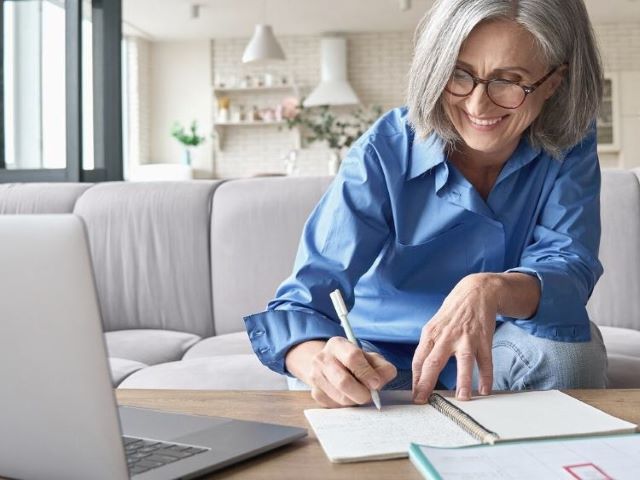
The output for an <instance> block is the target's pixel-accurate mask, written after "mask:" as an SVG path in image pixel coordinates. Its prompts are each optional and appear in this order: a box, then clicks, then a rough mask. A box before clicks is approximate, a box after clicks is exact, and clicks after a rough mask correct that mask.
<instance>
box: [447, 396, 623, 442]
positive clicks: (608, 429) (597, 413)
mask: <svg viewBox="0 0 640 480" xmlns="http://www.w3.org/2000/svg"><path fill="white" fill-rule="evenodd" d="M447 400H449V401H450V402H451V403H453V404H454V405H456V406H457V407H458V408H460V409H462V410H464V411H465V412H467V413H468V414H469V415H471V416H472V417H473V418H474V419H475V420H476V421H477V422H478V423H480V424H481V425H483V426H484V427H485V428H487V429H489V430H492V431H494V432H495V433H497V434H498V435H499V436H500V440H514V439H525V438H548V437H560V436H568V435H585V434H604V433H622V432H632V431H634V430H635V427H636V426H635V425H634V424H632V423H629V422H626V421H624V420H620V419H619V418H616V417H613V416H611V415H609V414H607V413H604V412H602V411H601V410H598V409H597V408H594V407H592V406H590V405H587V404H586V403H583V402H581V401H580V400H577V399H575V398H573V397H571V396H569V395H566V394H564V393H562V392H560V391H558V390H548V391H541V392H537V391H535V392H518V393H514V394H504V395H503V394H495V395H490V396H487V397H474V398H473V399H472V400H470V401H466V402H463V401H459V400H455V399H454V398H447Z"/></svg>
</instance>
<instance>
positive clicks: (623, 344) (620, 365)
mask: <svg viewBox="0 0 640 480" xmlns="http://www.w3.org/2000/svg"><path fill="white" fill-rule="evenodd" d="M600 331H601V332H602V339H603V340H604V344H605V346H606V347H607V358H608V360H609V369H608V371H607V374H608V376H609V385H608V386H609V388H640V332H639V331H637V330H631V329H628V328H616V327H600Z"/></svg>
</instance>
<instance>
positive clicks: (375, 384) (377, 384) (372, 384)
mask: <svg viewBox="0 0 640 480" xmlns="http://www.w3.org/2000/svg"><path fill="white" fill-rule="evenodd" d="M380 381H381V380H380V379H379V378H378V377H373V378H372V379H371V380H370V381H369V388H379V387H380Z"/></svg>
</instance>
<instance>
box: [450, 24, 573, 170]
mask: <svg viewBox="0 0 640 480" xmlns="http://www.w3.org/2000/svg"><path fill="white" fill-rule="evenodd" d="M537 52H538V48H537V47H536V43H535V41H534V37H533V36H532V35H531V34H530V33H529V32H528V31H526V30H525V29H524V28H522V27H520V26H519V25H518V24H516V23H515V22H510V21H506V20H497V21H489V22H485V23H481V24H480V25H478V26H477V27H476V28H475V29H474V30H473V31H472V32H471V34H470V35H469V37H468V38H467V40H466V41H465V42H464V44H463V45H462V48H461V50H460V54H459V56H458V61H457V65H456V66H457V67H459V68H462V69H464V70H467V71H468V72H470V73H471V74H472V75H473V76H475V77H479V78H481V79H485V80H488V79H493V78H500V79H506V80H512V81H517V82H518V83H520V84H521V85H532V84H534V83H536V82H537V81H538V80H540V79H541V78H542V77H544V76H545V75H546V74H547V73H548V71H549V70H550V68H551V67H550V66H549V65H546V64H545V63H544V62H543V60H542V59H541V58H540V56H539V55H537ZM561 79H562V78H561V74H560V73H554V74H553V75H551V77H550V78H548V79H547V80H546V81H545V82H544V83H543V84H542V85H540V86H539V87H538V88H537V89H536V90H535V91H534V92H533V93H531V94H529V95H528V96H527V98H526V99H525V101H524V103H523V104H522V105H520V106H519V107H518V108H516V109H506V108H502V107H499V106H498V105H496V104H494V103H493V102H492V101H491V100H490V99H489V97H488V96H487V94H486V86H485V85H483V84H478V85H477V86H476V87H475V89H474V90H473V92H472V93H471V94H470V95H468V96H466V97H456V96H454V95H451V94H450V93H448V92H446V91H445V92H444V102H443V103H444V109H445V112H446V113H447V116H448V117H449V120H450V121H451V123H452V124H453V125H454V127H455V129H456V130H457V132H458V134H459V135H460V136H461V137H462V139H463V140H464V143H465V146H466V147H465V146H463V150H466V151H467V153H468V154H473V152H477V153H481V154H485V155H486V154H490V155H495V156H496V158H498V157H502V158H503V159H505V160H506V158H505V157H504V155H506V156H508V155H510V154H511V153H512V152H513V150H514V149H515V148H516V146H517V144H518V142H519V140H520V137H521V135H522V132H524V131H525V130H526V128H527V127H528V126H529V125H531V123H532V122H533V121H534V120H535V118H536V117H537V116H538V114H539V113H540V110H541V109H542V106H543V104H544V102H545V100H546V99H548V98H549V97H551V95H553V92H554V91H555V90H556V88H557V87H558V86H559V84H560V81H561Z"/></svg>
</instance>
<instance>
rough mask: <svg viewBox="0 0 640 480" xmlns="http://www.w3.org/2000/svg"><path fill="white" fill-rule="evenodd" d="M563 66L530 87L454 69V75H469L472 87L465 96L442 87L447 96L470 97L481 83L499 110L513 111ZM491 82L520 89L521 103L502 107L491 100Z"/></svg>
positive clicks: (457, 68) (462, 69) (458, 68)
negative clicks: (456, 72) (458, 73)
mask: <svg viewBox="0 0 640 480" xmlns="http://www.w3.org/2000/svg"><path fill="white" fill-rule="evenodd" d="M564 65H566V63H563V64H561V65H558V66H556V67H553V68H552V69H551V70H550V71H549V72H548V73H547V74H546V75H545V76H544V77H542V78H541V79H540V80H538V81H537V82H535V83H533V84H532V85H521V84H520V83H518V82H514V81H512V80H507V79H504V78H491V79H489V80H484V79H482V78H479V77H476V76H475V75H474V74H472V73H471V72H469V71H468V70H465V69H464V68H460V67H456V68H455V70H454V73H455V71H456V70H461V71H463V72H464V73H466V74H467V75H469V76H470V77H471V79H472V80H473V87H471V90H469V92H468V93H465V94H460V93H453V92H452V91H450V90H449V89H448V88H447V87H446V86H445V87H444V89H445V90H446V91H447V92H448V93H449V94H451V95H453V96H454V97H468V96H469V95H471V94H472V93H473V91H474V90H475V89H476V87H477V86H478V84H479V83H482V84H484V85H486V86H487V88H485V93H486V94H487V97H489V100H491V101H492V102H493V103H494V104H495V105H497V106H498V107H500V108H506V109H507V110H515V109H516V108H518V107H520V106H521V105H522V104H523V103H524V101H525V100H526V99H527V96H529V94H530V93H533V92H534V91H535V90H536V89H537V88H538V87H539V86H540V85H542V84H543V83H544V82H546V81H547V80H548V79H549V77H551V75H553V74H554V73H555V72H556V71H557V70H558V69H559V68H560V67H562V66H564ZM451 76H452V77H453V73H452V74H451ZM449 81H451V80H449ZM492 82H501V83H509V84H511V85H515V86H517V87H520V88H521V89H522V91H523V92H524V97H522V101H521V102H520V103H519V104H518V105H516V106H515V107H505V106H503V105H500V104H499V103H497V102H496V101H495V100H494V99H493V98H491V95H490V94H489V84H490V83H492ZM447 83H448V82H447Z"/></svg>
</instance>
